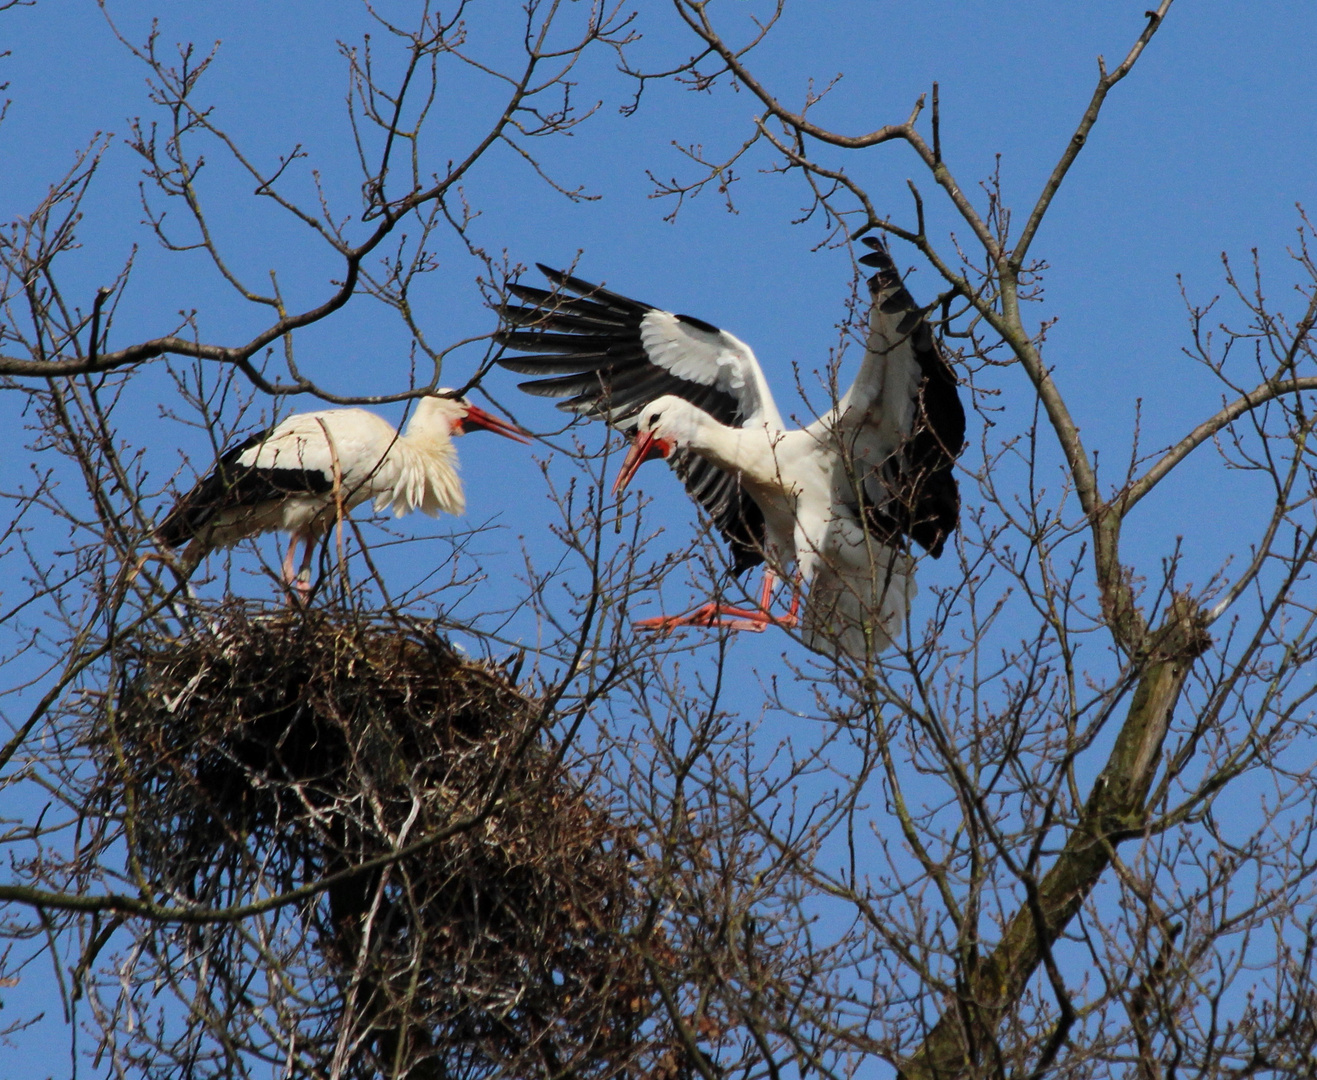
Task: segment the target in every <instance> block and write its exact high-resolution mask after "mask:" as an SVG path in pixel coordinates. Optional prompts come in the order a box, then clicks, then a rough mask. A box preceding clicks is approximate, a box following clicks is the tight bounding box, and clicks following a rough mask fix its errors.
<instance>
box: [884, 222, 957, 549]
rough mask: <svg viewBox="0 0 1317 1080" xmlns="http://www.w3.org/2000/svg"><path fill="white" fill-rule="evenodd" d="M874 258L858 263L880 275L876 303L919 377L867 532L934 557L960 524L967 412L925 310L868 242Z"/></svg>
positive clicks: (887, 259)
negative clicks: (908, 542) (910, 417)
mask: <svg viewBox="0 0 1317 1080" xmlns="http://www.w3.org/2000/svg"><path fill="white" fill-rule="evenodd" d="M864 243H865V244H866V245H867V246H868V247H870V248H872V249H873V251H872V252H871V253H870V254H868V255H865V256H864V257H862V258H861V259H860V262H861V263H863V264H864V265H865V266H872V267H874V268H875V269H876V270H877V271H878V272H877V273H876V274H874V276H873V277H872V278H871V279H870V280H869V291H870V293H871V294H872V295H873V297H874V303H876V304H879V305H880V310H881V311H883V312H884V313H886V314H891V315H896V316H898V317H899V318H898V322H897V329H898V331H899V332H900V333H902V334H905V335H908V339H909V341H910V344H911V345H912V347H913V349H914V353H915V359H916V361H917V362H918V364H919V370H920V374H921V376H922V378H921V379H920V384H919V399H918V401H917V402H916V405H915V422H914V428H913V430H912V431H911V432H910V434H909V435H908V436H907V438H906V440H905V443H904V444H903V446H902V448H901V451H900V453H899V454H897V455H896V456H895V457H894V458H893V459H892V461H891V462H889V464H888V466H887V475H886V476H885V477H884V481H885V486H886V487H887V488H888V490H889V491H890V492H891V493H892V498H891V499H890V500H888V501H887V502H886V503H885V504H884V505H883V506H881V507H878V506H872V505H870V506H866V507H865V512H866V515H867V517H868V520H869V523H870V525H871V527H873V528H874V529H875V531H876V532H877V533H878V534H879V535H880V536H882V537H883V539H884V540H891V541H895V540H897V539H899V537H900V536H901V535H905V536H908V537H910V538H911V539H912V540H914V542H915V543H916V544H918V545H919V546H920V547H922V548H924V549H925V550H926V551H927V552H928V553H929V554H930V555H932V556H933V557H934V558H937V557H938V556H940V555H941V554H942V549H943V547H944V546H945V544H946V541H947V538H948V537H949V536H950V535H951V534H952V533H953V532H955V530H956V525H957V522H958V521H959V519H960V488H959V485H958V484H957V482H956V474H955V471H954V469H955V463H956V458H957V457H959V456H960V452H961V450H962V449H963V448H964V445H965V408H964V406H963V405H962V404H961V401H960V393H959V391H958V390H957V388H956V387H957V380H956V374H955V372H954V371H952V369H951V365H950V364H949V363H947V359H946V357H945V356H944V355H943V354H942V350H941V349H940V348H939V347H938V343H937V339H936V338H935V337H934V336H933V330H932V327H930V326H929V325H928V320H927V318H926V317H925V314H924V311H923V309H922V308H920V307H919V305H918V304H916V303H915V301H914V297H912V296H911V295H910V292H909V290H907V289H906V287H905V284H904V283H903V282H902V280H901V275H900V273H899V272H898V271H897V269H896V264H895V263H894V262H892V257H891V255H890V254H889V253H888V251H887V248H886V247H885V246H884V245H883V243H882V241H881V240H879V239H877V238H876V237H872V236H866V237H865V238H864Z"/></svg>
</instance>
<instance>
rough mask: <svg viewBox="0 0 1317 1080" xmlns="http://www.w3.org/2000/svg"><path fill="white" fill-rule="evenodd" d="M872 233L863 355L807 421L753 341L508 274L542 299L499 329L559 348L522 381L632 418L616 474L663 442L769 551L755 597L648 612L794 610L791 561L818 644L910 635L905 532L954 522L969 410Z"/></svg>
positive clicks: (865, 646) (744, 551) (719, 522)
mask: <svg viewBox="0 0 1317 1080" xmlns="http://www.w3.org/2000/svg"><path fill="white" fill-rule="evenodd" d="M865 242H866V243H867V244H868V245H869V246H870V247H871V248H873V249H874V250H873V252H872V253H871V254H869V255H866V256H865V257H864V259H862V260H861V261H862V262H865V263H866V264H868V265H871V266H874V267H876V268H877V271H878V272H877V273H876V274H875V275H874V276H873V278H872V279H871V280H870V283H869V284H870V291H871V294H872V305H871V307H870V315H869V336H868V341H867V347H866V351H865V357H864V360H863V362H862V364H861V366H860V371H859V373H858V375H857V376H856V379H855V382H854V383H853V385H852V386H851V388H850V390H849V391H848V392H847V393H846V395H845V396H844V397H843V398H842V400H841V401H840V402H839V403H838V405H837V406H836V408H834V409H832V410H831V411H830V412H828V413H827V414H826V415H825V416H823V417H821V418H820V419H818V420H817V421H815V422H814V423H813V424H810V425H809V426H808V427H806V428H802V429H798V430H788V429H786V428H785V426H784V424H783V422H782V417H781V414H780V413H779V412H778V410H777V406H776V405H775V404H774V402H773V397H772V393H771V391H770V390H769V388H768V384H767V382H766V380H765V379H764V375H763V371H762V370H761V369H760V367H759V363H758V361H756V359H755V357H754V353H753V352H752V351H751V350H750V348H749V346H747V345H746V344H745V343H744V342H742V341H740V340H739V339H737V338H736V337H734V336H732V335H731V334H729V333H727V332H726V331H723V330H719V329H718V328H717V327H715V326H712V325H710V324H708V323H706V322H703V321H702V320H700V319H695V318H692V317H691V316H687V315H674V314H672V313H671V312H666V311H660V310H658V309H655V308H652V307H650V306H649V305H646V304H641V303H638V302H637V301H634V300H630V299H628V298H626V297H623V296H619V295H618V294H616V293H613V292H609V291H608V290H605V289H601V288H598V287H596V286H593V285H590V284H588V283H587V282H584V281H580V280H579V279H576V278H572V277H568V276H567V275H566V274H562V273H559V272H557V271H553V270H549V269H548V268H546V267H543V266H541V267H540V269H541V270H542V271H543V272H544V273H545V274H546V275H547V276H548V277H549V279H550V281H551V282H552V283H553V284H554V285H555V287H556V288H555V290H554V291H553V292H546V291H544V290H541V289H533V288H529V287H526V286H522V285H513V286H511V289H512V291H513V293H514V294H515V295H517V296H518V297H519V298H521V299H522V300H526V301H529V302H530V304H531V305H532V306H530V307H509V308H506V309H505V315H506V318H507V319H508V321H509V322H510V323H511V324H512V325H513V326H521V327H528V329H510V330H505V331H503V332H502V333H501V334H500V335H499V338H500V340H501V341H502V342H503V343H504V344H506V345H509V346H512V347H514V348H517V349H520V350H523V351H526V352H532V353H541V354H548V355H547V356H538V357H537V356H517V357H508V358H504V359H501V360H500V361H499V362H500V363H502V364H503V365H504V366H506V367H509V368H512V369H513V370H515V371H521V372H525V373H530V374H536V375H550V376H557V377H549V378H541V379H537V380H534V381H531V382H526V383H522V384H521V385H522V388H523V389H525V390H527V391H529V392H530V393H534V394H543V395H548V396H554V397H568V398H569V400H568V401H566V402H564V403H563V404H562V406H561V407H562V408H565V409H568V410H570V411H573V412H577V413H581V414H583V415H586V416H596V417H600V418H602V419H605V420H606V421H608V422H609V423H610V424H612V425H613V426H615V427H617V428H619V429H620V430H622V431H625V432H627V433H628V434H634V436H635V441H634V443H633V445H632V448H631V451H630V453H629V454H628V456H627V460H626V462H625V463H624V465H623V468H622V471H621V473H620V474H619V476H618V481H617V484H616V485H615V490H619V489H621V488H623V487H625V486H626V484H627V483H629V482H630V480H631V478H632V476H634V474H635V472H636V470H637V469H638V468H639V466H640V465H641V464H642V463H643V462H644V461H646V460H649V459H651V458H654V457H663V458H665V459H667V460H668V462H669V463H670V464H671V465H672V467H673V468H674V470H675V471H676V472H677V474H678V476H679V477H681V479H682V480H683V481H684V483H685V485H686V488H687V491H688V492H689V493H690V495H691V496H692V498H694V499H695V500H696V501H697V502H699V503H700V504H701V505H702V506H703V507H704V509H705V510H706V511H707V512H708V513H709V514H710V516H711V517H712V519H713V522H714V524H715V525H716V526H717V527H718V528H719V529H720V530H721V531H722V533H723V535H724V536H725V537H726V539H727V540H728V542H729V544H730V545H731V548H732V554H733V569H734V571H735V572H737V573H739V572H740V571H742V570H744V569H747V568H748V567H750V566H753V565H755V564H757V563H759V562H763V561H765V560H767V562H768V573H767V574H766V576H765V582H764V589H763V593H762V598H761V602H760V607H759V609H749V608H739V607H732V606H729V605H725V604H706V605H703V606H702V607H700V608H697V609H696V610H695V611H693V612H690V613H689V614H687V615H683V616H678V617H674V618H661V619H647V620H644V621H642V622H641V623H638V624H637V625H639V626H645V627H648V628H650V629H657V630H662V631H667V630H671V629H673V628H675V627H678V626H686V625H700V626H715V625H718V626H729V627H733V628H736V629H754V630H762V629H764V628H765V627H766V626H767V625H770V624H778V625H786V626H794V625H797V624H798V612H799V594H798V593H797V594H795V596H794V597H793V603H792V605H791V610H790V612H789V613H788V614H787V615H786V616H785V617H782V618H774V617H773V616H771V615H770V614H769V613H768V610H767V609H768V605H769V602H770V600H771V590H772V581H773V572H774V569H775V568H785V567H788V566H790V565H791V564H794V565H795V574H794V576H795V578H796V581H797V584H798V588H806V587H807V588H808V590H809V596H808V600H807V602H806V603H805V610H804V616H803V619H800V620H799V624H800V625H801V629H802V633H803V636H804V638H805V640H806V642H807V644H809V645H810V646H811V647H812V648H815V649H818V650H820V651H823V652H827V653H833V652H836V651H838V650H840V651H841V652H844V653H847V654H849V655H851V656H855V657H865V656H872V655H874V654H875V653H877V652H879V651H881V650H882V649H884V648H886V647H888V646H889V645H890V644H891V643H892V640H893V638H894V637H895V636H896V635H897V633H898V631H899V627H900V625H901V623H902V621H903V620H904V618H905V616H906V612H907V610H908V607H909V604H910V600H911V599H912V597H913V596H914V592H915V585H914V577H913V569H914V560H913V559H912V557H911V555H910V553H909V541H911V540H913V541H914V542H915V543H916V544H918V545H919V546H921V547H923V548H924V549H926V550H927V551H928V552H929V553H930V554H932V555H933V556H935V557H936V556H938V555H940V554H941V552H942V548H943V545H944V543H945V542H946V539H947V537H948V536H949V535H950V534H951V532H952V531H953V530H954V529H955V527H956V522H957V517H958V513H959V493H958V490H957V485H956V480H955V475H954V473H953V465H954V461H955V458H956V455H957V454H959V453H960V450H961V446H962V443H963V441H964V429H965V415H964V410H963V408H962V406H961V404H960V399H959V395H958V393H957V390H956V379H955V376H954V374H953V373H952V371H951V368H950V366H949V365H948V364H947V362H946V360H945V358H944V357H943V356H942V354H941V352H940V351H939V349H938V347H937V343H936V341H935V340H934V337H933V334H932V332H931V330H930V328H929V326H928V323H927V320H926V319H925V318H924V314H923V312H922V311H921V310H920V309H919V308H918V307H917V306H916V305H915V303H914V301H913V299H912V298H911V296H910V294H909V293H908V292H907V291H906V289H905V287H904V285H903V284H902V283H901V279H900V276H899V274H898V273H897V271H896V267H895V266H894V264H893V263H892V260H891V257H890V256H889V255H888V253H887V250H886V249H885V248H884V247H883V246H882V244H881V243H880V242H878V241H877V240H873V239H866V241H865ZM573 294H575V295H573Z"/></svg>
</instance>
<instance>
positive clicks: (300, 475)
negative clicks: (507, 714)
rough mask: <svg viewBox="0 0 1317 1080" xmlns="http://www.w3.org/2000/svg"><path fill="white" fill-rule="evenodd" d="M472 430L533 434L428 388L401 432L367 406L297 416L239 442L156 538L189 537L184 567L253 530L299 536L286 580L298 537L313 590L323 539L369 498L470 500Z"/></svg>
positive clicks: (456, 507)
mask: <svg viewBox="0 0 1317 1080" xmlns="http://www.w3.org/2000/svg"><path fill="white" fill-rule="evenodd" d="M468 429H484V430H487V431H494V432H496V433H497V434H500V435H504V436H506V437H508V438H512V439H516V440H518V441H520V442H526V441H527V440H526V439H525V438H524V432H522V431H521V430H520V429H519V428H517V427H514V426H513V425H511V424H508V423H506V422H504V421H502V420H499V419H498V418H497V417H494V416H491V415H490V414H489V413H486V412H485V411H484V410H482V409H479V408H477V407H476V406H474V405H471V404H470V403H469V402H467V401H465V400H464V399H462V398H454V397H451V396H448V397H445V396H434V395H429V396H426V397H422V398H420V399H419V400H418V401H417V402H416V406H415V409H414V411H413V413H412V417H411V420H410V421H409V422H408V424H407V428H406V430H405V431H404V432H402V433H399V432H398V431H397V429H395V428H394V427H393V425H392V424H390V423H389V422H388V421H386V420H384V419H383V418H382V417H379V416H376V415H375V414H374V413H372V412H367V411H366V410H365V409H320V410H317V411H316V412H307V413H295V414H294V415H292V416H290V417H288V418H287V419H285V420H283V421H282V422H280V423H279V424H276V425H275V426H274V427H272V428H270V429H269V430H267V431H261V432H257V433H256V434H254V435H251V436H249V437H248V438H247V439H244V440H243V441H242V442H241V443H239V444H237V445H236V446H233V447H231V448H230V449H229V450H227V451H226V452H225V453H224V454H223V456H221V458H220V460H219V462H218V463H217V464H216V467H215V469H214V470H213V471H212V472H211V473H210V474H209V475H207V476H206V477H204V478H203V479H202V480H200V481H198V482H197V484H196V486H195V487H193V489H192V490H191V491H190V492H188V494H186V495H184V496H183V497H182V498H181V499H180V500H179V501H178V503H177V504H176V505H175V506H174V508H173V509H172V510H171V511H170V512H169V514H168V516H166V518H165V520H164V521H163V522H161V524H160V526H159V528H158V529H157V530H156V535H157V537H158V538H159V539H160V541H161V542H162V543H163V544H165V545H166V546H167V547H180V546H182V545H183V544H188V545H189V547H188V551H187V552H186V553H185V555H184V559H183V561H184V563H185V565H192V564H194V563H195V562H196V561H197V560H199V559H200V558H201V556H202V555H204V554H205V553H206V552H208V551H211V550H213V549H214V548H218V547H228V546H230V545H232V544H235V543H237V542H238V541H239V540H242V539H245V538H246V537H249V536H257V535H259V534H260V533H264V532H273V531H276V530H277V531H282V532H286V533H288V534H289V536H290V542H289V546H288V554H287V556H286V557H285V559H284V563H283V572H284V580H285V582H286V583H288V584H290V585H291V584H293V582H294V580H295V575H294V570H293V566H294V557H295V552H296V549H297V545H298V543H299V542H300V543H303V544H304V545H305V555H304V557H303V560H302V566H301V571H300V574H298V575H297V576H296V580H297V582H298V585H299V588H300V589H301V590H302V591H303V592H305V591H306V590H307V589H308V588H309V581H308V578H309V573H310V567H311V557H312V553H313V551H314V548H315V544H316V541H317V540H318V539H319V538H320V537H321V536H323V535H324V534H325V532H326V531H328V529H329V528H330V527H331V526H332V525H333V524H334V522H335V521H336V520H338V518H339V516H340V515H344V516H346V515H347V514H349V513H351V511H352V510H353V509H354V508H355V507H357V506H360V505H361V504H362V503H364V502H373V503H374V505H375V509H376V510H377V511H382V510H386V509H388V510H392V511H393V513H394V515H395V516H396V517H402V516H403V515H404V514H410V513H411V512H412V511H414V510H420V511H422V512H423V513H426V514H429V515H431V516H432V517H433V516H437V515H438V514H440V513H441V512H442V513H448V514H460V513H462V511H463V509H464V507H465V499H464V496H463V492H462V482H461V479H460V478H459V477H458V473H457V451H456V449H455V448H454V446H453V443H452V440H453V437H454V436H456V435H461V434H462V433H463V432H464V431H466V430H468Z"/></svg>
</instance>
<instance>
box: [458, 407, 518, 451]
mask: <svg viewBox="0 0 1317 1080" xmlns="http://www.w3.org/2000/svg"><path fill="white" fill-rule="evenodd" d="M461 426H462V430H463V431H467V430H469V429H470V428H480V429H481V430H482V431H492V432H493V433H494V434H495V435H502V436H503V437H504V438H505V439H512V440H513V441H514V442H519V443H528V442H530V439H529V437H528V436H527V434H526V432H524V431H522V430H521V428H519V427H517V425H516V424H509V423H508V422H507V421H506V420H500V419H499V418H498V417H497V416H494V415H492V414H490V413H487V412H485V410H484V409H481V408H477V407H476V406H475V405H468V406H467V407H466V416H465V417H463V418H462V425H461Z"/></svg>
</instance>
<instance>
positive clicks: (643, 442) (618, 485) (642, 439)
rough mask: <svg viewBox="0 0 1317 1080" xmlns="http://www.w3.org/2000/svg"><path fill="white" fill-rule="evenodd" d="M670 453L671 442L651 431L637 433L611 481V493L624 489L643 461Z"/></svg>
mask: <svg viewBox="0 0 1317 1080" xmlns="http://www.w3.org/2000/svg"><path fill="white" fill-rule="evenodd" d="M670 453H672V444H671V443H669V442H666V441H664V440H663V439H660V438H657V437H656V436H655V435H654V433H653V432H652V431H645V432H641V433H639V434H637V435H636V437H635V441H633V442H632V443H631V449H630V450H628V451H627V455H626V460H625V461H623V462H622V468H621V469H620V470H619V471H618V474H617V479H616V480H614V481H613V494H614V495H616V494H617V493H618V492H619V491H622V490H624V489H625V488H626V486H627V484H629V483H631V479H632V477H634V476H635V475H636V471H637V470H638V469H639V468H640V466H642V465H643V464H645V462H647V461H653V460H654V459H655V458H665V457H667V456H668V455H669V454H670Z"/></svg>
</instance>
